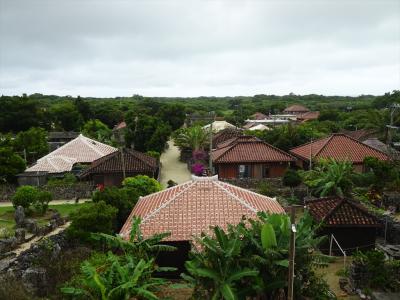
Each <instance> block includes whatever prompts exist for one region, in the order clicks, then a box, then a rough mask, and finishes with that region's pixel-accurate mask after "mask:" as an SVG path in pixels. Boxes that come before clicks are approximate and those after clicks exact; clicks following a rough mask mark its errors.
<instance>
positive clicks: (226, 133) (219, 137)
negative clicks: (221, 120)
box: [212, 128, 243, 149]
mask: <svg viewBox="0 0 400 300" xmlns="http://www.w3.org/2000/svg"><path fill="white" fill-rule="evenodd" d="M242 135H243V131H242V130H240V129H237V128H226V129H224V130H221V131H220V132H217V133H216V134H214V135H213V137H212V147H213V149H214V148H216V147H217V145H218V144H220V143H222V142H225V141H226V140H229V139H231V138H234V137H238V136H242Z"/></svg>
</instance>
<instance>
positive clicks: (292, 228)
mask: <svg viewBox="0 0 400 300" xmlns="http://www.w3.org/2000/svg"><path fill="white" fill-rule="evenodd" d="M290 223H291V226H290V244H289V276H288V297H287V299H288V300H293V299H294V298H293V282H294V258H295V242H296V225H295V223H296V207H295V206H293V205H292V206H291V207H290Z"/></svg>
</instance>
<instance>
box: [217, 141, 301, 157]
mask: <svg viewBox="0 0 400 300" xmlns="http://www.w3.org/2000/svg"><path fill="white" fill-rule="evenodd" d="M211 157H212V160H213V161H214V163H241V162H281V161H285V162H288V161H294V160H295V159H294V157H292V156H291V155H289V154H288V153H286V152H285V151H283V150H280V149H278V148H275V147H274V146H272V145H270V144H267V143H265V142H263V141H257V140H256V141H251V140H250V141H238V142H232V143H230V144H228V145H227V146H225V147H224V148H218V149H216V150H214V151H212V152H211Z"/></svg>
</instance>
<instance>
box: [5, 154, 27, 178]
mask: <svg viewBox="0 0 400 300" xmlns="http://www.w3.org/2000/svg"><path fill="white" fill-rule="evenodd" d="M25 168H26V165H25V161H24V160H23V159H22V157H21V156H19V155H18V154H16V153H15V152H14V150H13V149H12V148H10V147H0V180H1V181H6V182H15V181H16V177H15V176H16V175H17V174H18V173H21V172H23V171H24V170H25Z"/></svg>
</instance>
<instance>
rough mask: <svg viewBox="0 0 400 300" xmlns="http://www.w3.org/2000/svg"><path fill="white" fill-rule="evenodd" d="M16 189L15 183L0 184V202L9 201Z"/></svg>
mask: <svg viewBox="0 0 400 300" xmlns="http://www.w3.org/2000/svg"><path fill="white" fill-rule="evenodd" d="M16 189H17V186H16V185H12V184H0V202H1V201H10V199H11V197H12V195H14V193H15V190H16Z"/></svg>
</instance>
